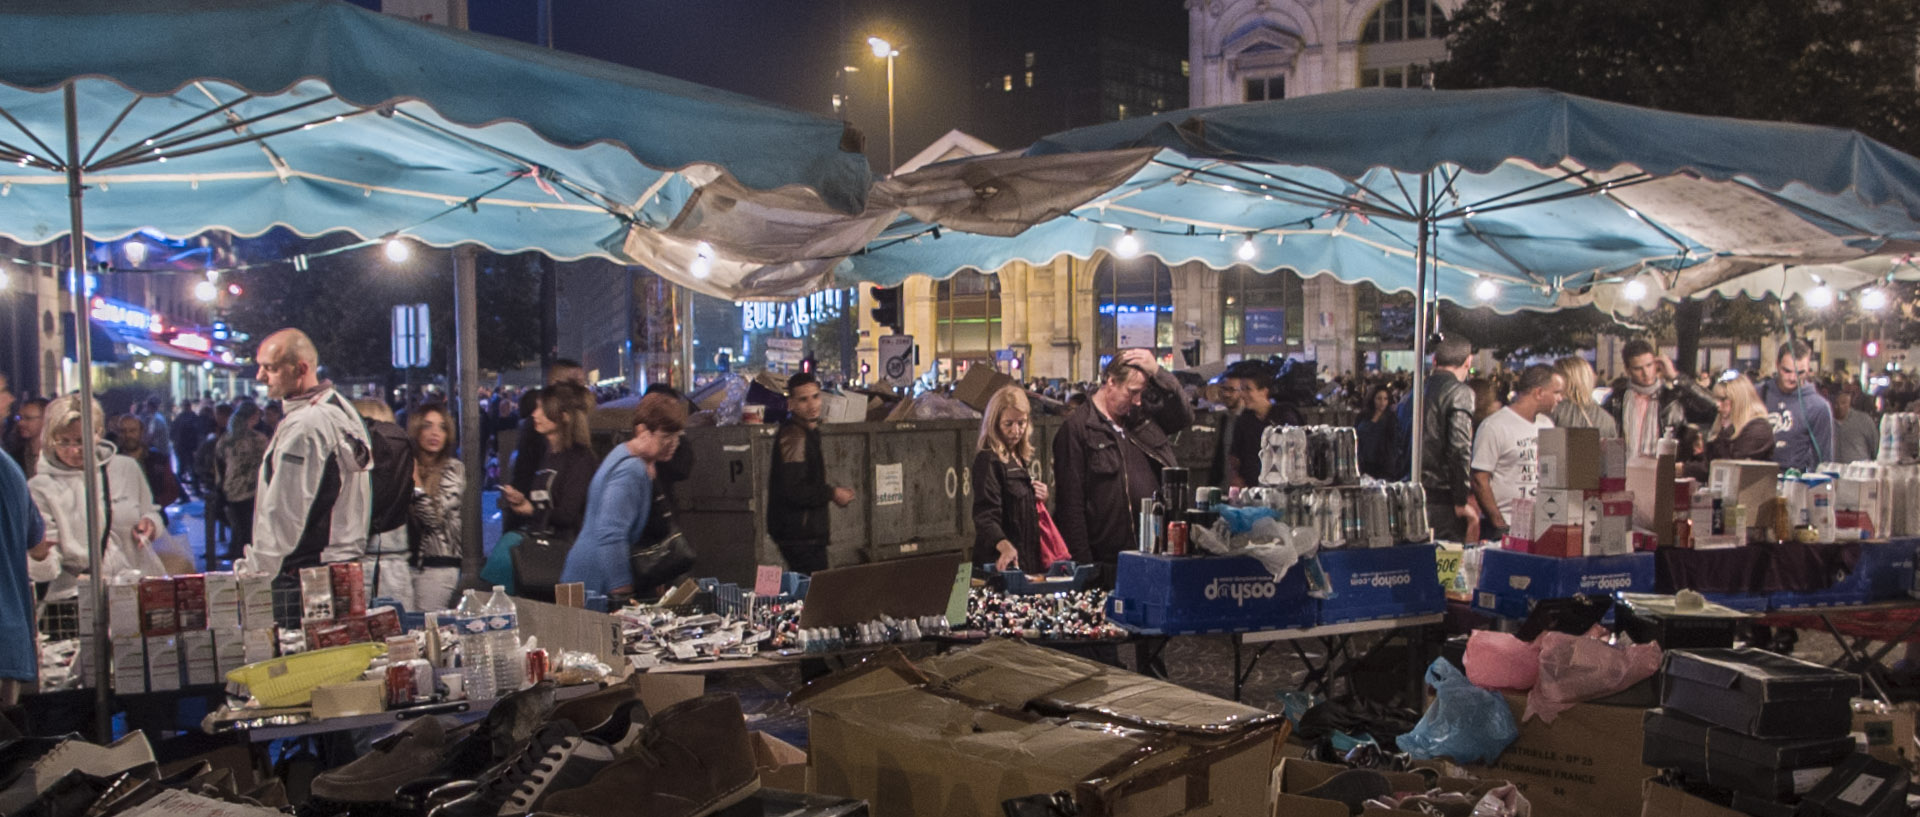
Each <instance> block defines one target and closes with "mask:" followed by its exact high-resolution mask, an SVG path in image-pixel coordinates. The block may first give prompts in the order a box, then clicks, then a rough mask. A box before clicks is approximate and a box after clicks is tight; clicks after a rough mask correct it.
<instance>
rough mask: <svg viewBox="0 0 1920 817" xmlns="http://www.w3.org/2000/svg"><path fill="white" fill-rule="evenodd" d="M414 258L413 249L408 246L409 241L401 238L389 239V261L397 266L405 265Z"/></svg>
mask: <svg viewBox="0 0 1920 817" xmlns="http://www.w3.org/2000/svg"><path fill="white" fill-rule="evenodd" d="M412 257H413V248H412V247H410V246H407V240H406V239H404V238H401V237H399V236H394V237H392V238H389V239H387V260H388V261H392V262H393V263H395V264H404V263H406V261H407V259H408V258H412Z"/></svg>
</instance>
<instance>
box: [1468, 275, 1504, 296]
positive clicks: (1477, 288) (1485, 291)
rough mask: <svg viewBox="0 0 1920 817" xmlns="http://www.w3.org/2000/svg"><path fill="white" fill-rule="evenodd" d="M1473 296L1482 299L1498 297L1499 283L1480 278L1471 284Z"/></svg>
mask: <svg viewBox="0 0 1920 817" xmlns="http://www.w3.org/2000/svg"><path fill="white" fill-rule="evenodd" d="M1473 297H1475V298H1478V299H1480V300H1482V301H1491V300H1493V299H1495V298H1498V297H1500V285H1499V284H1496V283H1494V282H1493V281H1491V280H1486V279H1482V280H1481V281H1480V283H1477V284H1474V285H1473Z"/></svg>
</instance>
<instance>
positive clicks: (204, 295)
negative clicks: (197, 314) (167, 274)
mask: <svg viewBox="0 0 1920 817" xmlns="http://www.w3.org/2000/svg"><path fill="white" fill-rule="evenodd" d="M193 297H195V298H197V299H199V300H200V302H201V303H212V302H213V299H215V298H218V297H220V289H219V288H218V287H215V286H214V285H213V282H212V281H201V282H200V283H197V284H194V285H193Z"/></svg>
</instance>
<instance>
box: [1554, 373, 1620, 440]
mask: <svg viewBox="0 0 1920 817" xmlns="http://www.w3.org/2000/svg"><path fill="white" fill-rule="evenodd" d="M1553 370H1554V371H1556V372H1559V373H1560V376H1561V377H1562V378H1564V379H1565V380H1566V381H1567V395H1566V397H1565V398H1564V399H1562V400H1561V401H1560V404H1559V405H1557V406H1554V407H1553V412H1552V415H1551V416H1552V417H1553V424H1554V426H1555V427H1558V428H1593V429H1599V431H1600V439H1603V440H1612V439H1617V438H1619V436H1620V424H1619V423H1618V422H1616V421H1614V419H1613V415H1611V414H1608V413H1607V410H1606V409H1604V408H1601V407H1600V404H1599V403H1597V402H1595V401H1594V399H1593V366H1592V365H1591V364H1589V363H1587V359H1586V358H1583V357H1579V356H1572V357H1563V358H1560V359H1559V360H1556V361H1554V362H1553Z"/></svg>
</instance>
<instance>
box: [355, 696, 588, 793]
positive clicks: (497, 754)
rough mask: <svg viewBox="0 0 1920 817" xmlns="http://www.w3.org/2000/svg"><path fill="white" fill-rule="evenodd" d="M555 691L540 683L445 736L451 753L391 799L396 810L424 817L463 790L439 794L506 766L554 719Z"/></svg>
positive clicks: (401, 787)
mask: <svg viewBox="0 0 1920 817" xmlns="http://www.w3.org/2000/svg"><path fill="white" fill-rule="evenodd" d="M553 690H554V685H553V682H552V681H541V682H540V683H537V684H534V685H533V686H530V687H527V688H526V689H523V690H520V691H518V692H515V693H513V694H511V695H508V696H506V697H505V698H501V699H500V700H499V701H498V702H497V703H495V704H494V705H493V708H492V709H490V710H487V717H486V718H484V719H482V720H481V721H480V722H479V723H478V724H475V725H474V726H471V727H466V728H463V729H456V730H454V731H452V732H449V733H448V743H449V744H450V748H448V750H447V751H446V754H445V755H444V757H443V759H442V761H441V763H440V765H439V766H438V767H437V768H435V769H433V770H432V771H430V772H428V773H426V774H423V775H419V776H418V779H415V780H409V781H407V782H406V783H404V784H402V785H400V786H399V787H397V788H396V789H395V791H394V792H393V794H392V798H393V804H394V807H395V808H396V809H398V810H400V811H401V812H403V813H406V814H416V815H421V817H425V815H426V814H427V812H429V811H431V810H432V809H433V808H434V807H435V806H438V805H441V804H443V803H446V802H448V801H450V800H452V799H454V798H456V797H460V796H464V795H466V794H467V793H468V792H467V791H466V790H458V789H447V790H445V791H442V790H443V789H446V787H447V786H448V785H449V784H451V783H454V782H455V781H461V780H476V779H479V778H481V777H484V776H485V775H486V774H487V770H488V769H492V768H494V767H496V766H499V765H500V764H502V763H505V762H506V761H508V760H509V759H511V758H512V757H513V756H514V755H515V754H516V753H517V752H518V751H519V750H520V747H522V746H525V745H527V741H529V740H531V739H533V733H534V731H535V730H538V729H539V728H540V725H541V724H543V723H546V722H547V720H548V719H549V718H550V717H551V716H552V714H553V711H554V704H553ZM589 697H591V696H589ZM575 725H576V726H578V725H579V724H578V723H576V724H575ZM436 793H439V796H437V797H436Z"/></svg>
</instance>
